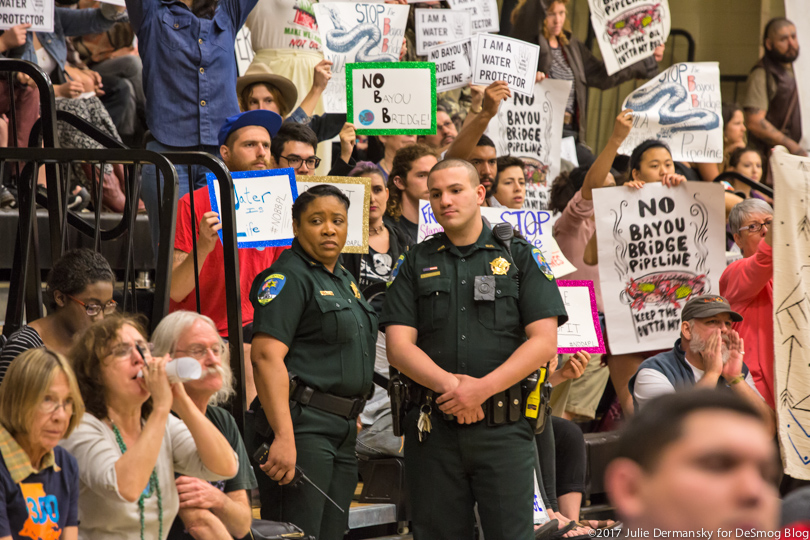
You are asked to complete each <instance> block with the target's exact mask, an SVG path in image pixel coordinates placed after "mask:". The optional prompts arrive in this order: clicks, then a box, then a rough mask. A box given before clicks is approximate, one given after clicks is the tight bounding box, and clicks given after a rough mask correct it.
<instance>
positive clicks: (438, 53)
mask: <svg viewBox="0 0 810 540" xmlns="http://www.w3.org/2000/svg"><path fill="white" fill-rule="evenodd" d="M426 54H427V59H428V62H433V63H434V64H436V92H438V93H442V92H447V91H448V90H455V89H456V88H464V87H465V86H467V85H468V84H469V83H470V81H472V42H471V40H470V38H467V39H462V40H460V41H451V42H449V43H444V44H443V45H437V46H436V47H432V48H430V49H428V50H427V53H426Z"/></svg>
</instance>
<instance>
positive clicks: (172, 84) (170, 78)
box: [126, 0, 257, 147]
mask: <svg viewBox="0 0 810 540" xmlns="http://www.w3.org/2000/svg"><path fill="white" fill-rule="evenodd" d="M256 2H257V0H220V2H219V4H218V5H217V8H216V11H215V12H214V17H213V19H201V18H199V17H197V16H196V15H194V14H193V13H192V12H191V10H190V9H189V8H188V6H186V5H185V4H184V3H182V2H180V1H177V0H126V3H127V11H128V12H129V20H130V23H131V24H132V28H133V30H135V34H136V35H137V36H138V49H139V52H140V55H141V59H142V60H143V83H144V90H145V92H146V123H147V125H148V126H149V129H150V130H151V132H152V135H153V136H154V137H155V139H157V140H158V142H160V143H162V144H164V145H168V146H180V147H190V146H199V145H214V146H217V133H218V132H219V128H220V127H222V124H224V123H225V119H226V118H228V117H229V116H232V115H234V114H237V113H239V103H238V101H237V98H236V54H235V51H234V43H235V41H236V33H237V32H238V30H239V29H240V28H241V27H242V25H243V24H244V22H245V19H247V16H248V14H249V13H250V11H251V10H252V9H253V7H254V6H255V5H256Z"/></svg>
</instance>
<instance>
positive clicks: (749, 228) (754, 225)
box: [739, 220, 773, 233]
mask: <svg viewBox="0 0 810 540" xmlns="http://www.w3.org/2000/svg"><path fill="white" fill-rule="evenodd" d="M771 223H773V220H771V221H766V222H765V223H752V224H751V225H748V226H747V227H740V229H739V231H740V232H743V231H748V232H750V233H758V232H759V231H761V230H762V227H765V226H767V227H770V226H771Z"/></svg>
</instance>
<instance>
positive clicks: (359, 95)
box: [346, 62, 436, 135]
mask: <svg viewBox="0 0 810 540" xmlns="http://www.w3.org/2000/svg"><path fill="white" fill-rule="evenodd" d="M346 102H347V104H348V115H347V117H348V118H350V119H351V120H350V121H351V122H352V123H353V124H354V125H355V128H356V130H357V133H358V134H360V135H433V134H435V133H436V64H433V63H431V62H400V63H397V64H388V63H366V64H348V65H347V66H346Z"/></svg>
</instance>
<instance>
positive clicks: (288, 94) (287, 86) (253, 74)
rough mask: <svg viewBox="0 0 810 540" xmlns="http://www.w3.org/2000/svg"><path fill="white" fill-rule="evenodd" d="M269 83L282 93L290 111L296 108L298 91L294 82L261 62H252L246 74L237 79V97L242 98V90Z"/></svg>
mask: <svg viewBox="0 0 810 540" xmlns="http://www.w3.org/2000/svg"><path fill="white" fill-rule="evenodd" d="M259 82H261V83H267V84H269V85H271V86H275V87H276V88H278V91H279V92H280V93H281V99H283V100H284V102H285V103H284V104H285V105H286V106H287V109H289V110H290V111H292V110H293V108H294V107H295V102H296V101H297V100H298V89H297V88H296V87H295V85H294V84H293V82H292V81H291V80H290V79H288V78H287V77H282V76H281V75H276V74H275V73H273V72H272V71H270V68H269V67H268V66H267V64H263V63H261V62H256V61H254V62H251V63H250V65H249V66H248V68H247V71H245V74H244V75H243V76H241V77H239V78H238V79H236V95H237V96H241V95H242V90H243V89H244V88H245V87H246V86H249V85H251V84H253V83H259Z"/></svg>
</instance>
